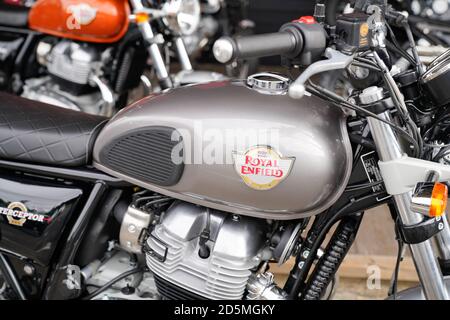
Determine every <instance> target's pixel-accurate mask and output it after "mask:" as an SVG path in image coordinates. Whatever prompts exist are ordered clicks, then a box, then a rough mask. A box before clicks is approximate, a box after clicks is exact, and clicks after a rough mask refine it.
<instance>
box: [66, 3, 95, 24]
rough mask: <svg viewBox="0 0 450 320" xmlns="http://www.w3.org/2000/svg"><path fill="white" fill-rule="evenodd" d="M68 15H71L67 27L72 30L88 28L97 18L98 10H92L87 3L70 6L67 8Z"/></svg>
mask: <svg viewBox="0 0 450 320" xmlns="http://www.w3.org/2000/svg"><path fill="white" fill-rule="evenodd" d="M67 13H69V14H70V16H69V18H68V19H67V27H68V28H69V29H70V30H73V29H80V28H81V26H87V25H88V24H90V23H91V22H92V21H94V19H95V18H96V17H97V9H95V8H92V7H91V6H90V5H88V4H87V3H80V4H73V5H70V6H68V7H67Z"/></svg>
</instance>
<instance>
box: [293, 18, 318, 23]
mask: <svg viewBox="0 0 450 320" xmlns="http://www.w3.org/2000/svg"><path fill="white" fill-rule="evenodd" d="M292 22H298V23H304V24H314V23H317V21H316V19H315V18H314V17H313V16H303V17H300V18H298V19H297V20H293V21H292Z"/></svg>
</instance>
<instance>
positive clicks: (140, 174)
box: [100, 126, 184, 186]
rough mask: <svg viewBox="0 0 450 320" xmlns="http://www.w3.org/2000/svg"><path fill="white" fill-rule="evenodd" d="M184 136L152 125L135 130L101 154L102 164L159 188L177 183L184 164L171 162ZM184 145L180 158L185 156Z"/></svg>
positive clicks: (170, 129)
mask: <svg viewBox="0 0 450 320" xmlns="http://www.w3.org/2000/svg"><path fill="white" fill-rule="evenodd" d="M178 137H181V135H180V134H178V133H177V131H176V130H175V129H173V128H169V127H160V126H152V127H146V128H139V129H136V130H132V131H130V132H129V133H127V134H126V135H124V136H122V137H120V138H119V139H117V140H115V141H113V142H112V143H111V145H109V146H108V147H107V148H104V149H103V150H102V151H101V153H100V163H101V164H102V165H104V166H106V167H108V168H111V169H113V170H115V171H117V172H118V173H122V174H125V175H127V176H129V177H131V178H134V179H138V180H142V181H145V182H147V183H154V184H157V185H160V186H172V185H174V184H176V183H177V182H178V181H179V180H180V177H181V174H182V173H183V169H184V164H183V163H180V164H175V163H174V162H173V161H172V151H173V150H174V147H175V146H176V145H178V144H179V143H182V141H181V142H180V140H178V139H177V138H178ZM182 151H183V150H182V145H181V148H180V153H179V154H180V155H181V156H182Z"/></svg>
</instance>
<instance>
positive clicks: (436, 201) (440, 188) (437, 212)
mask: <svg viewBox="0 0 450 320" xmlns="http://www.w3.org/2000/svg"><path fill="white" fill-rule="evenodd" d="M447 200H448V187H447V185H445V184H443V183H439V182H437V183H435V184H434V188H433V191H432V192H431V206H430V216H432V217H440V216H442V215H444V214H445V209H446V208H447Z"/></svg>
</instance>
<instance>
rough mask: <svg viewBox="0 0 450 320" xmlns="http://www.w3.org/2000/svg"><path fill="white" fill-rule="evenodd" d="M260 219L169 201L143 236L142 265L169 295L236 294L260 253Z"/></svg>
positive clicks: (262, 244) (218, 296)
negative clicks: (147, 235)
mask: <svg viewBox="0 0 450 320" xmlns="http://www.w3.org/2000/svg"><path fill="white" fill-rule="evenodd" d="M266 231H267V225H266V221H265V220H258V219H253V218H247V217H241V216H237V215H231V214H227V213H224V212H219V211H215V210H209V209H207V208H204V207H200V206H195V205H192V204H189V203H186V202H175V203H174V205H172V206H171V208H170V209H169V210H168V211H167V212H166V213H165V214H164V216H163V217H162V218H161V221H160V223H159V224H157V225H156V226H155V228H154V229H153V231H152V232H151V234H150V236H149V237H148V239H147V242H146V245H147V250H146V257H147V265H148V267H149V268H150V270H151V271H152V272H153V274H154V277H155V281H156V286H157V288H158V291H159V293H160V294H161V295H162V296H163V297H165V298H170V299H205V298H206V299H242V298H243V297H244V292H245V290H246V287H247V284H248V281H249V279H250V277H251V275H252V271H255V270H254V269H255V268H257V267H258V265H259V264H260V263H261V261H262V259H263V257H264V248H265V242H266V241H265V240H266Z"/></svg>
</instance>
